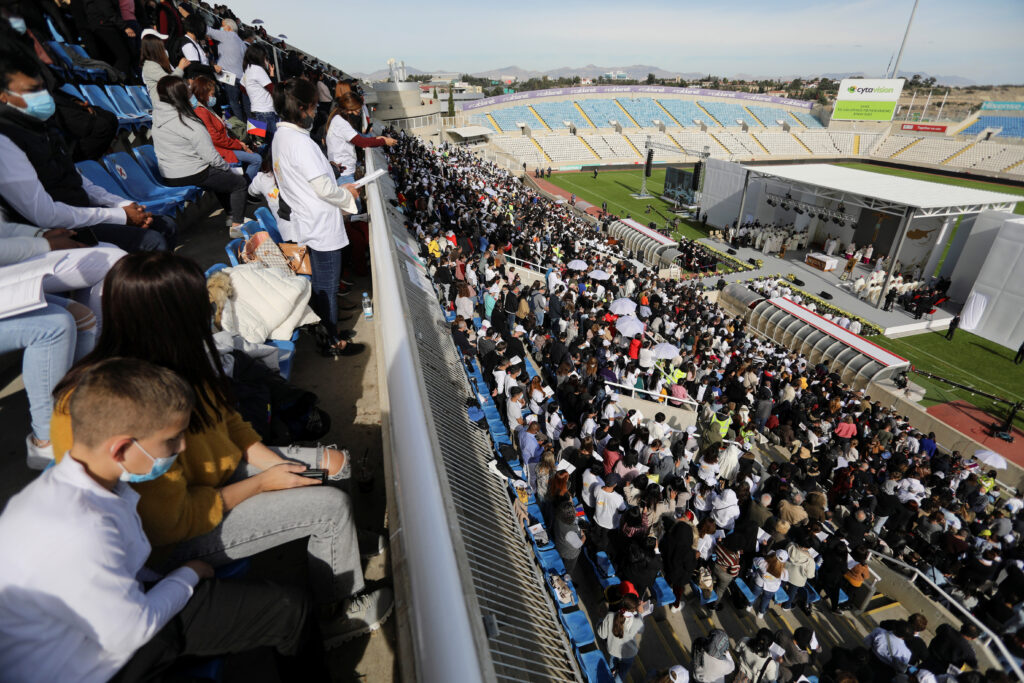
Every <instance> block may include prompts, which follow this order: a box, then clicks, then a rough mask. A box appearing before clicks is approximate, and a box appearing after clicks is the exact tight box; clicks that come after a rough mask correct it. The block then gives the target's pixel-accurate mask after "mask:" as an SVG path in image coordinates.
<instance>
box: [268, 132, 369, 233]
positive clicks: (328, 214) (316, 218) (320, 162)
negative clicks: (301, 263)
mask: <svg viewBox="0 0 1024 683" xmlns="http://www.w3.org/2000/svg"><path fill="white" fill-rule="evenodd" d="M273 154H274V175H276V176H277V186H278V188H279V189H280V190H281V195H282V196H283V197H284V199H285V201H287V202H288V206H290V207H291V209H292V218H291V221H292V227H293V228H294V230H295V239H296V241H297V242H298V243H299V244H305V245H308V246H309V247H311V248H312V249H316V250H317V251H334V250H336V249H342V248H344V247H345V246H347V245H348V233H346V232H345V221H344V219H343V218H342V212H341V209H340V208H338V207H337V206H335V205H333V204H331V203H329V202H326V201H324V200H323V199H321V198H320V196H319V195H317V193H316V192H315V191H314V190H313V187H312V186H311V185H310V181H312V180H314V179H315V178H319V177H320V176H327V177H328V178H330V179H332V180H333V178H334V171H333V169H331V165H330V163H328V161H327V157H325V156H324V154H323V152H321V151H320V148H319V147H318V146H317V144H316V143H315V142H313V140H312V139H311V138H310V137H309V131H308V130H302V129H300V128H299V127H298V126H293V125H291V124H288V123H283V122H282V123H280V124H279V125H278V126H277V134H276V135H275V136H274V142H273ZM345 194H348V192H347V191H346V192H345ZM348 197H349V199H351V200H352V211H351V213H355V199H353V198H352V195H351V194H348Z"/></svg>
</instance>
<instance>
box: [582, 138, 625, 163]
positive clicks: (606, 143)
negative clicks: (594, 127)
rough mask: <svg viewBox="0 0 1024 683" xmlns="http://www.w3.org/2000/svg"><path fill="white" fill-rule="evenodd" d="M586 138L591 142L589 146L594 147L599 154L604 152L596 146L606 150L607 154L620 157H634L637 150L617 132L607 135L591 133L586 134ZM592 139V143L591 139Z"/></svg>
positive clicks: (602, 154) (603, 154)
mask: <svg viewBox="0 0 1024 683" xmlns="http://www.w3.org/2000/svg"><path fill="white" fill-rule="evenodd" d="M586 140H587V142H588V143H591V144H590V146H591V147H593V148H594V151H596V152H597V153H598V154H599V155H601V156H602V157H604V156H605V153H603V152H601V151H600V150H598V146H600V147H601V148H602V149H606V150H608V153H607V156H609V157H616V158H622V159H636V158H637V151H636V150H635V149H633V147H632V146H631V145H630V144H629V142H627V141H626V139H625V138H624V137H623V136H622V135H619V134H617V133H612V134H608V135H591V136H587V137H586ZM592 140H593V141H594V143H596V144H594V143H592V142H591V141H592Z"/></svg>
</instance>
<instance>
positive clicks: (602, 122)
mask: <svg viewBox="0 0 1024 683" xmlns="http://www.w3.org/2000/svg"><path fill="white" fill-rule="evenodd" d="M579 105H580V107H581V108H582V109H583V111H585V112H586V113H587V117H589V118H590V120H591V121H593V122H594V125H595V126H597V127H598V128H611V124H610V123H608V122H609V121H618V122H619V125H621V126H622V127H623V128H636V126H635V125H634V124H633V122H632V121H630V120H629V117H628V116H626V113H625V112H624V111H623V110H622V107H620V106H619V105H618V104H616V102H615V100H580V101H579Z"/></svg>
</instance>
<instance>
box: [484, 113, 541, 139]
mask: <svg viewBox="0 0 1024 683" xmlns="http://www.w3.org/2000/svg"><path fill="white" fill-rule="evenodd" d="M491 116H492V117H493V118H494V121H495V123H497V124H498V127H499V128H501V130H502V131H504V132H506V133H518V132H519V125H518V124H520V123H525V124H526V125H527V126H528V127H529V128H531V129H533V130H536V129H538V128H543V126H541V125H540V121H538V120H537V117H536V116H534V115H533V112H532V111H530V110H529V109H527V108H526V107H503V108H501V109H495V110H494V111H492V112H491Z"/></svg>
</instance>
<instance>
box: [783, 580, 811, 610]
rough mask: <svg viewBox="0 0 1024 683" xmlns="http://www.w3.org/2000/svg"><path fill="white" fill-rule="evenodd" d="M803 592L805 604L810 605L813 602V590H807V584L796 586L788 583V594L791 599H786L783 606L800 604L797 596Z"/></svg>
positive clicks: (788, 606)
mask: <svg viewBox="0 0 1024 683" xmlns="http://www.w3.org/2000/svg"><path fill="white" fill-rule="evenodd" d="M801 593H802V594H803V596H802V599H803V604H804V605H810V604H811V592H810V591H809V590H807V586H794V585H792V584H788V583H787V584H786V595H787V596H788V597H789V599H788V600H786V604H785V605H783V607H785V608H787V609H788V608H790V607H793V606H794V605H796V604H799V603H798V602H797V598H798V597H799V596H800V595H801Z"/></svg>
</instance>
